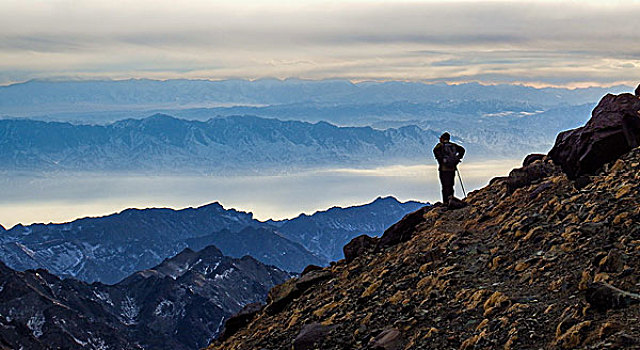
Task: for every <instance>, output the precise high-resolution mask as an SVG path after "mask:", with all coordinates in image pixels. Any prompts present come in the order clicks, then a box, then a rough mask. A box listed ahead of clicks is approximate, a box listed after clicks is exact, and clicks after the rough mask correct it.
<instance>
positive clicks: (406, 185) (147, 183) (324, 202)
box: [0, 160, 521, 229]
mask: <svg viewBox="0 0 640 350" xmlns="http://www.w3.org/2000/svg"><path fill="white" fill-rule="evenodd" d="M520 162H521V160H500V161H484V162H468V163H463V164H461V165H460V172H461V174H462V176H463V181H464V185H465V189H466V191H467V193H469V192H470V191H472V190H474V189H478V188H480V187H483V186H485V185H486V184H487V183H488V181H489V180H490V179H491V178H493V177H495V176H505V175H507V173H508V172H509V170H511V169H512V168H514V167H517V166H518V165H519V164H520ZM0 186H1V187H2V188H4V189H5V191H4V192H6V193H4V195H3V196H2V198H0V225H2V226H3V227H5V228H6V229H9V228H11V227H13V226H15V225H16V224H18V223H22V224H23V225H25V226H26V225H29V224H34V223H50V222H54V223H64V222H69V221H73V220H75V219H79V218H83V217H95V216H105V215H110V214H114V213H118V212H121V211H122V210H124V209H128V208H138V209H143V208H152V207H168V208H172V209H184V208H188V207H194V208H195V207H199V206H202V205H205V204H208V203H213V202H219V203H220V204H221V205H222V206H224V207H225V208H227V209H230V208H233V209H237V210H242V211H248V212H252V213H253V214H254V217H255V218H256V219H258V220H268V219H276V220H279V219H290V218H294V217H296V216H298V215H300V214H302V213H304V214H313V213H314V212H316V211H318V210H326V209H329V208H331V207H334V206H341V207H348V206H354V205H362V204H366V203H369V202H371V201H373V200H374V199H375V198H377V197H385V196H393V197H395V198H397V199H398V200H400V201H402V202H405V201H408V200H417V201H422V202H431V203H435V202H436V201H439V200H440V185H439V183H438V176H437V170H436V165H434V164H431V165H414V166H403V165H396V166H388V167H381V168H370V169H350V168H335V169H324V170H314V171H306V172H301V173H297V174H290V175H277V176H276V175H272V176H225V177H219V176H194V175H175V176H171V175H160V176H147V175H139V176H125V175H121V176H110V175H108V174H102V175H101V174H94V175H93V176H86V174H82V176H73V174H58V175H47V176H21V177H5V178H3V179H1V180H0ZM456 196H460V197H462V196H463V195H462V190H461V188H460V186H459V181H458V180H457V179H456Z"/></svg>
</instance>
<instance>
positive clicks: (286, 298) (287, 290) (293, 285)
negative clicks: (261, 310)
mask: <svg viewBox="0 0 640 350" xmlns="http://www.w3.org/2000/svg"><path fill="white" fill-rule="evenodd" d="M331 276H332V275H331V272H329V271H324V270H316V271H311V272H308V273H307V274H305V275H304V276H301V277H300V278H298V279H295V278H292V279H290V280H288V281H286V282H285V283H283V284H280V285H277V286H275V287H273V288H271V290H270V291H269V294H268V295H267V306H266V308H265V312H266V313H268V314H270V315H274V314H277V313H279V312H280V311H282V310H284V308H286V307H287V305H289V304H290V303H291V302H292V301H293V300H295V299H296V298H298V297H300V296H301V295H302V294H303V293H304V292H305V291H306V290H307V289H309V288H311V287H313V286H314V285H316V284H318V283H320V282H322V281H324V280H327V279H329V278H331Z"/></svg>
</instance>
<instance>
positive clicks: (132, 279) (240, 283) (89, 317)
mask: <svg viewBox="0 0 640 350" xmlns="http://www.w3.org/2000/svg"><path fill="white" fill-rule="evenodd" d="M289 277H290V275H289V274H287V273H286V272H284V271H282V270H279V269H277V268H275V267H273V266H266V265H263V264H261V263H260V262H258V261H257V260H255V259H253V258H251V257H244V258H242V259H233V258H229V257H226V256H223V255H222V253H221V252H220V251H219V250H218V249H217V248H215V247H213V246H209V247H207V248H205V249H203V250H202V251H199V252H194V251H193V250H190V249H186V250H184V251H182V252H181V253H180V254H178V255H176V256H175V257H173V258H171V259H167V260H165V261H163V262H162V263H161V264H160V265H158V266H156V267H154V268H152V269H148V270H143V271H140V272H137V273H135V274H133V275H131V276H129V277H128V278H126V279H124V280H123V281H121V282H120V283H118V284H115V285H105V284H102V283H92V284H87V283H85V282H81V281H78V280H75V279H64V280H61V279H60V278H58V277H56V276H54V275H52V274H50V273H48V272H47V271H46V270H42V269H39V270H27V271H25V272H17V271H15V270H12V269H10V268H8V267H6V266H5V265H4V264H2V263H0V315H1V316H2V317H0V348H3V349H4V348H9V349H19V348H22V349H44V348H48V349H52V348H63V349H81V348H82V349H137V348H146V349H195V348H198V347H203V346H205V345H206V344H208V342H209V341H210V340H211V339H212V338H213V337H215V336H216V335H217V334H218V332H219V331H220V330H221V326H222V323H223V320H224V319H226V318H227V317H228V316H230V315H231V314H233V313H236V312H238V311H239V310H240V309H241V308H242V307H243V306H244V305H245V304H248V303H252V302H258V301H262V300H264V297H265V296H266V294H267V291H268V290H269V288H271V287H273V286H274V285H276V284H278V283H282V282H283V281H285V280H286V279H287V278H289Z"/></svg>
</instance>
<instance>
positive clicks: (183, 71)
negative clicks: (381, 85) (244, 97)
mask: <svg viewBox="0 0 640 350" xmlns="http://www.w3.org/2000/svg"><path fill="white" fill-rule="evenodd" d="M60 77H74V78H109V79H123V78H155V79H168V78H204V79H226V78H246V79H256V78H262V77H276V78H287V77H296V78H307V79H324V78H347V79H351V80H355V81H359V80H370V79H376V80H390V79H398V80H415V81H447V82H458V81H480V82H485V83H496V82H517V83H526V84H531V85H562V86H572V87H573V86H586V85H611V84H616V83H625V84H628V85H633V86H635V85H637V84H638V83H639V82H640V1H634V0H628V1H584V0H583V1H553V0H546V1H447V2H442V1H428V0H424V1H404V2H402V1H382V0H352V1H333V2H327V1H312V0H306V1H304V0H297V1H264V0H263V1H238V0H236V1H225V2H222V1H211V0H193V1H192V0H189V1H187V0H183V1H175V0H132V1H121V0H106V1H97V0H0V84H7V83H10V82H17V81H24V80H28V79H32V78H60Z"/></svg>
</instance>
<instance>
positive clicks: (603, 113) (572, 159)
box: [549, 90, 640, 179]
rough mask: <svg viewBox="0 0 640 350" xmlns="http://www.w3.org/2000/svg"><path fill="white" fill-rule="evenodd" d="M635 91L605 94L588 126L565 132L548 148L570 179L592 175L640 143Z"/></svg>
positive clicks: (639, 103)
mask: <svg viewBox="0 0 640 350" xmlns="http://www.w3.org/2000/svg"><path fill="white" fill-rule="evenodd" d="M637 95H638V90H636V96H634V95H632V94H621V95H611V94H608V95H606V96H605V97H603V98H602V100H601V101H600V103H599V104H598V106H596V108H595V109H594V110H593V112H592V116H591V119H590V120H589V121H588V122H587V124H585V126H583V127H580V128H577V129H573V130H569V131H565V132H562V133H560V134H559V135H558V137H557V138H556V143H555V145H554V146H553V148H552V149H551V151H550V152H549V157H551V159H553V161H554V162H555V163H556V164H558V165H559V166H560V167H561V168H562V170H563V171H564V172H565V173H566V174H567V176H568V177H569V178H570V179H576V178H577V177H578V176H580V175H593V174H595V173H596V172H597V171H598V169H600V167H602V166H603V165H604V164H606V163H609V162H611V161H613V160H616V159H618V158H619V157H620V156H621V155H623V154H625V153H627V152H628V151H630V150H631V149H632V148H635V147H638V145H640V114H639V111H640V98H638V96H637Z"/></svg>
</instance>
